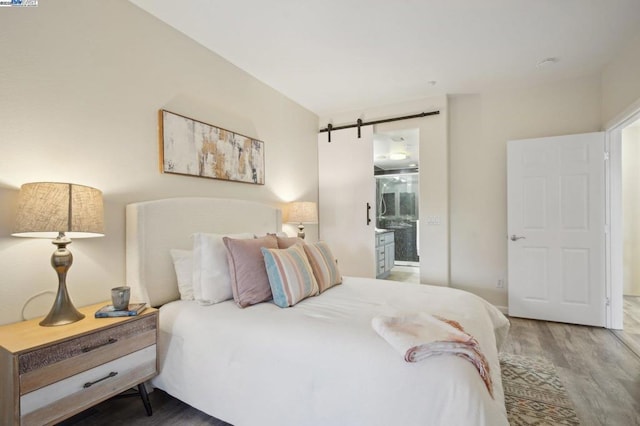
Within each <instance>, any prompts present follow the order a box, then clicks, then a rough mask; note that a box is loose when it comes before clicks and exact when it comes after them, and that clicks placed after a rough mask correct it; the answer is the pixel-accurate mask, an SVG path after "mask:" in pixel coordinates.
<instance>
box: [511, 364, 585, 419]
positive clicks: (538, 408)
mask: <svg viewBox="0 0 640 426" xmlns="http://www.w3.org/2000/svg"><path fill="white" fill-rule="evenodd" d="M500 368H501V370H502V386H503V387H504V397H505V404H506V407H507V415H508V418H509V424H510V425H511V426H521V425H535V426H543V425H553V426H555V425H572V426H573V425H579V424H580V421H579V420H578V416H577V415H576V412H575V410H574V408H573V403H572V402H571V400H570V399H569V396H568V395H567V391H566V390H565V388H564V386H563V385H562V382H561V381H560V378H559V377H558V373H557V371H556V368H555V367H554V365H553V364H552V363H551V362H549V361H548V360H546V359H543V358H530V357H526V356H522V355H514V354H508V353H501V354H500Z"/></svg>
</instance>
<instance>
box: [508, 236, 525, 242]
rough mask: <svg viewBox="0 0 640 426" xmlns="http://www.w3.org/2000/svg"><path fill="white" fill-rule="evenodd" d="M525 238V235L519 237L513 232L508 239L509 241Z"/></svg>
mask: <svg viewBox="0 0 640 426" xmlns="http://www.w3.org/2000/svg"><path fill="white" fill-rule="evenodd" d="M525 238H526V237H519V236H517V235H516V234H513V235H512V236H511V237H510V240H511V241H518V240H523V239H525Z"/></svg>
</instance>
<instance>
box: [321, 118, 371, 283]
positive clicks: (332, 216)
mask: <svg viewBox="0 0 640 426" xmlns="http://www.w3.org/2000/svg"><path fill="white" fill-rule="evenodd" d="M318 164H319V194H318V198H319V200H318V201H319V203H318V204H319V206H318V211H319V218H320V223H319V232H320V239H321V240H323V241H326V242H327V243H328V244H329V247H331V250H332V251H333V254H334V255H335V256H336V258H337V259H338V264H339V266H340V271H341V272H342V274H343V275H350V276H359V277H375V273H376V265H375V262H376V260H375V259H376V258H375V182H374V177H373V127H372V126H364V127H361V137H360V138H358V131H357V129H356V128H353V129H343V130H337V131H332V132H331V142H329V141H328V133H320V134H319V135H318Z"/></svg>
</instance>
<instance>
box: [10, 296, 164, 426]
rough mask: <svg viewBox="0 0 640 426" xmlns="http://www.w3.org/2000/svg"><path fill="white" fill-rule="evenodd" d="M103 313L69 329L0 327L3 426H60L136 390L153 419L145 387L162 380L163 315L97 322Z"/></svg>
mask: <svg viewBox="0 0 640 426" xmlns="http://www.w3.org/2000/svg"><path fill="white" fill-rule="evenodd" d="M102 306H104V303H100V304H96V305H93V306H87V307H84V308H81V309H80V312H82V313H83V314H85V316H86V317H85V318H84V319H82V320H80V321H77V322H74V323H71V324H67V325H64V326H58V327H41V326H39V325H38V321H39V320H38V319H34V320H30V321H23V322H18V323H14V324H8V325H4V326H0V426H5V425H11V426H19V425H37V426H42V425H52V424H56V423H59V422H60V421H62V420H64V419H66V418H68V417H70V416H72V415H74V414H77V413H79V412H81V411H83V410H86V409H87V408H89V407H91V406H92V405H95V404H97V403H99V402H101V401H104V400H105V399H108V398H110V397H112V396H114V395H117V394H119V393H121V392H124V391H126V390H128V389H129V388H131V387H136V386H137V387H138V390H139V391H140V395H141V397H142V400H143V402H144V406H145V409H146V410H147V413H151V406H150V405H149V401H148V398H147V396H146V391H143V389H144V386H142V385H141V384H142V383H143V382H144V381H145V380H148V379H150V378H152V377H153V376H155V375H156V374H157V355H156V351H157V347H156V341H157V333H158V310H157V309H153V308H147V309H145V310H144V311H143V312H141V313H140V314H139V315H137V316H133V317H119V318H94V313H95V311H96V310H98V309H99V308H101V307H102ZM100 379H102V380H100ZM85 383H95V384H91V385H89V386H87V387H86V388H85V387H84V385H85Z"/></svg>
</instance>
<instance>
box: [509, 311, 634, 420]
mask: <svg viewBox="0 0 640 426" xmlns="http://www.w3.org/2000/svg"><path fill="white" fill-rule="evenodd" d="M510 319H511V331H510V333H509V337H508V338H507V341H506V342H505V344H504V346H503V348H502V350H503V351H504V352H510V353H515V354H522V355H528V356H538V357H545V358H547V359H548V360H550V361H551V362H553V364H554V365H555V366H556V369H557V371H558V374H559V376H560V379H561V380H562V382H563V383H564V386H565V388H566V390H567V392H568V394H569V397H570V398H571V400H572V401H573V404H574V406H575V409H576V413H577V414H578V418H579V419H580V422H581V424H582V425H583V426H589V425H615V426H617V425H620V426H627V425H640V357H638V355H636V354H635V353H634V352H633V351H631V350H630V349H629V347H628V346H627V345H625V344H624V343H623V342H622V341H621V340H620V339H619V338H618V337H617V336H616V334H615V333H613V332H612V331H610V330H607V329H604V328H596V327H586V326H578V325H569V324H561V323H553V322H547V321H536V320H528V319H521V318H510Z"/></svg>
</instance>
